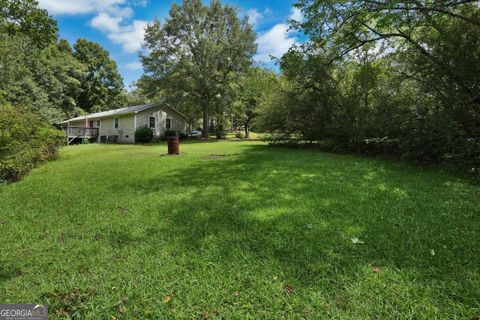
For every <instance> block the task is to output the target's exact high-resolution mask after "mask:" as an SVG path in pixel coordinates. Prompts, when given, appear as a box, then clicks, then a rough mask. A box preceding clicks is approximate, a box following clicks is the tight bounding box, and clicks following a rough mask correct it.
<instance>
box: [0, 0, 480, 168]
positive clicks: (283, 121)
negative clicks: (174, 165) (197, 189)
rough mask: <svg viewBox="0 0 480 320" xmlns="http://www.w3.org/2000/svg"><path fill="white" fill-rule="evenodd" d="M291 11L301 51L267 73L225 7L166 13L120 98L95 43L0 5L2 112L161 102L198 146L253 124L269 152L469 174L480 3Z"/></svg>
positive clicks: (244, 21)
mask: <svg viewBox="0 0 480 320" xmlns="http://www.w3.org/2000/svg"><path fill="white" fill-rule="evenodd" d="M296 7H297V9H299V10H300V11H301V12H302V14H303V18H302V20H301V21H294V20H292V21H290V24H291V27H292V28H294V29H295V30H296V31H297V32H298V33H299V35H301V37H302V39H303V42H302V44H301V45H297V46H295V47H292V48H290V50H289V51H288V52H287V53H286V54H285V55H284V56H283V57H277V58H278V60H277V61H278V66H279V72H275V71H272V70H268V69H265V68H263V66H262V65H259V64H257V63H256V62H255V60H254V59H255V54H256V34H255V32H254V31H253V27H252V25H251V24H250V23H249V22H248V17H243V18H241V17H240V15H239V12H238V10H237V9H236V8H234V7H232V6H230V5H227V4H223V3H221V2H220V1H216V0H215V1H211V2H210V3H209V4H203V2H202V1H201V0H183V1H182V2H181V3H180V4H172V6H171V8H170V12H169V15H168V17H167V18H166V19H164V21H160V20H157V19H156V20H154V21H153V22H151V23H150V24H149V25H148V26H147V28H146V34H145V41H144V48H145V49H146V50H144V51H142V52H140V53H139V56H140V59H141V61H142V63H143V67H144V75H143V76H142V77H141V78H140V79H139V80H138V81H137V82H136V83H135V84H134V85H133V90H131V91H130V92H127V91H126V90H125V88H124V84H123V79H122V77H121V75H120V73H119V72H118V69H117V64H116V62H115V61H114V60H112V59H111V58H110V55H109V53H108V51H106V50H105V49H103V48H102V47H101V46H100V45H99V44H97V43H95V42H91V41H89V40H86V39H78V40H77V41H76V43H75V44H73V46H71V45H70V44H69V43H68V42H67V41H66V40H63V39H59V37H58V34H57V32H58V28H57V24H56V21H55V20H54V19H53V18H52V17H51V16H49V14H48V12H47V11H45V10H42V9H40V8H39V6H38V3H37V2H36V1H34V0H20V1H18V0H0V8H1V9H0V104H1V105H2V106H18V107H21V108H22V110H29V111H28V112H31V113H32V114H34V115H35V116H37V117H39V119H41V120H42V121H43V122H44V124H45V125H46V126H48V125H51V124H53V123H54V122H56V121H59V120H62V119H65V118H69V117H72V116H77V115H82V114H85V113H90V112H96V111H103V110H108V109H113V108H118V107H122V106H125V105H134V104H141V103H147V102H152V101H157V100H158V99H160V98H161V99H165V100H166V101H168V102H169V103H171V105H174V106H175V108H177V109H178V110H180V111H182V112H183V113H185V114H186V115H187V116H188V117H189V125H190V128H191V129H196V128H198V129H200V127H201V129H202V132H203V135H204V137H205V138H207V137H208V136H209V134H210V133H211V132H212V131H214V132H215V133H216V134H217V137H219V138H221V137H223V135H224V131H226V130H227V128H236V129H237V130H243V131H245V134H246V136H247V137H248V133H249V131H250V129H251V128H253V129H255V130H256V131H262V132H267V133H269V134H270V140H271V141H272V142H275V143H287V144H292V143H294V144H305V143H314V144H316V145H318V146H321V147H322V148H325V149H327V150H331V151H342V152H365V153H372V154H386V155H394V156H401V157H404V158H406V159H411V160H414V161H416V162H421V163H451V164H455V165H461V166H462V167H465V168H469V169H468V170H470V171H472V172H475V171H478V167H479V163H480V96H479V94H480V93H479V92H480V90H479V89H480V41H479V39H480V9H479V7H478V2H477V1H463V0H462V1H461V0H456V1H455V0H452V1H443V0H423V1H420V0H416V1H400V0H384V1H367V0H364V1H355V2H349V1H341V0H337V1H326V0H325V1H321V0H300V1H298V3H297V4H296ZM9 130H11V128H6V127H5V128H2V132H7V131H9ZM7 136H8V137H9V138H6V137H7ZM14 136H15V133H12V132H10V133H8V134H7V133H2V137H3V138H2V139H4V140H8V139H12V138H11V137H14ZM13 139H14V138H13ZM4 145H7V143H4ZM2 148H3V149H2V150H3V151H2V152H3V153H4V154H7V153H9V154H15V152H14V151H12V150H10V151H6V147H3V146H2Z"/></svg>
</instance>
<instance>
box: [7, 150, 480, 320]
mask: <svg viewBox="0 0 480 320" xmlns="http://www.w3.org/2000/svg"><path fill="white" fill-rule="evenodd" d="M181 148H182V152H183V154H182V155H181V156H178V157H170V156H165V152H166V146H165V145H155V146H133V145H132V146H126V145H80V146H72V147H67V148H65V149H64V150H63V151H62V154H61V159H60V160H58V161H55V162H51V163H48V164H46V165H44V166H42V167H41V168H39V169H36V170H35V171H33V172H32V173H31V174H30V175H29V176H27V177H26V178H25V179H24V180H23V181H20V182H18V183H15V184H11V185H6V186H2V187H0V241H1V252H0V302H1V303H48V304H49V309H50V316H51V318H52V319H56V318H73V319H469V320H472V319H478V317H480V207H479V201H480V187H479V186H475V185H472V184H469V183H468V182H466V181H462V180H459V179H458V178H456V177H454V176H450V175H447V174H443V173H440V172H436V171H435V170H433V169H422V168H418V167H413V166H409V165H405V164H402V163H397V162H390V161H382V160H372V159H366V158H361V157H355V156H343V155H332V154H325V153H320V152H314V151H305V150H290V149H283V148H274V147H269V146H267V145H266V144H264V143H262V142H210V143H192V144H182V146H181ZM374 268H378V269H374Z"/></svg>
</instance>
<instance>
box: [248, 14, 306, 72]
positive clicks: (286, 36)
mask: <svg viewBox="0 0 480 320" xmlns="http://www.w3.org/2000/svg"><path fill="white" fill-rule="evenodd" d="M289 19H292V20H297V21H302V20H303V16H302V12H301V11H300V10H299V9H297V8H292V12H291V14H290V16H289ZM296 44H298V42H297V40H296V39H295V32H294V31H293V30H289V25H288V24H287V23H279V24H276V25H274V26H273V27H272V28H271V29H270V30H268V31H266V32H264V33H261V34H260V36H259V37H258V38H257V45H258V49H257V55H256V56H255V60H256V61H257V62H261V63H268V62H270V61H271V56H273V57H275V58H281V57H282V56H283V55H284V54H285V53H286V52H287V51H288V49H290V48H291V47H292V46H294V45H296Z"/></svg>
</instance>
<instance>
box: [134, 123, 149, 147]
mask: <svg viewBox="0 0 480 320" xmlns="http://www.w3.org/2000/svg"><path fill="white" fill-rule="evenodd" d="M152 141H153V130H152V129H150V128H149V127H147V126H141V127H138V128H137V130H135V142H138V143H150V142H152Z"/></svg>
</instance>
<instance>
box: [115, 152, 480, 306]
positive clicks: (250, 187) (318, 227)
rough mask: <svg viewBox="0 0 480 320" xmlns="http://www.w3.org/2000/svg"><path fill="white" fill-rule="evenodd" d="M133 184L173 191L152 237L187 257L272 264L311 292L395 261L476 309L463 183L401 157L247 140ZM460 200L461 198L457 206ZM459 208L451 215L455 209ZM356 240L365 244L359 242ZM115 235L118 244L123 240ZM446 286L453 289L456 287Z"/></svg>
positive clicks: (474, 229) (473, 228)
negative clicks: (229, 152) (218, 155)
mask: <svg viewBox="0 0 480 320" xmlns="http://www.w3.org/2000/svg"><path fill="white" fill-rule="evenodd" d="M128 187H131V188H135V189H142V193H144V194H155V193H157V192H159V191H162V190H165V188H168V190H170V191H171V192H172V197H170V198H169V199H166V201H164V202H162V203H161V204H158V205H157V207H156V208H153V209H154V211H155V210H157V211H158V212H166V214H165V213H162V214H161V216H160V215H159V216H156V217H154V218H153V219H155V218H162V219H164V223H162V224H159V225H158V226H155V221H154V220H148V219H147V220H146V221H145V223H146V224H150V227H149V231H148V232H147V233H146V234H145V237H144V238H143V239H137V240H138V241H143V242H146V243H147V244H148V243H152V244H153V243H154V242H155V235H157V234H159V233H161V234H168V236H169V237H170V238H171V239H172V241H173V242H175V243H176V245H178V246H179V248H180V250H182V251H183V252H184V253H185V254H191V255H202V254H203V253H205V252H207V251H208V252H209V255H213V256H215V259H216V261H221V263H225V264H229V263H235V261H237V260H238V259H239V257H248V259H250V261H256V262H258V263H260V264H261V263H262V261H275V262H276V263H278V264H279V265H280V266H281V267H282V270H283V271H284V273H285V277H286V278H288V279H291V280H292V281H294V282H295V283H298V284H299V285H301V286H302V287H319V288H320V287H323V288H327V291H330V292H332V293H333V294H336V293H335V292H337V293H338V292H339V288H341V287H343V286H344V285H345V281H346V280H345V279H349V280H350V281H355V279H356V277H357V276H358V272H359V270H360V269H361V268H365V267H367V268H370V269H371V268H373V267H381V268H389V269H391V270H394V271H395V270H396V271H399V272H402V273H404V276H406V277H410V278H411V280H412V281H413V282H418V283H421V284H422V285H424V286H426V287H429V285H435V286H437V287H438V288H449V289H448V290H445V291H444V292H445V295H447V296H449V298H450V299H453V300H455V301H462V303H463V304H465V305H468V306H471V307H478V301H480V288H478V287H477V286H476V283H475V281H472V279H478V277H479V269H478V265H480V259H479V255H478V250H479V248H478V242H477V241H476V240H475V239H476V237H477V236H478V231H479V225H478V221H477V220H478V214H479V209H478V207H476V205H475V203H474V202H472V200H471V198H469V197H468V195H467V194H466V193H463V192H462V190H461V189H462V188H461V186H460V187H459V186H458V185H457V182H455V181H451V179H450V178H449V177H448V176H443V175H438V174H435V173H434V172H431V171H429V170H426V171H422V170H420V169H418V168H412V167H409V166H406V165H403V164H395V163H389V162H382V161H372V160H368V159H362V158H355V157H348V156H338V155H330V154H323V153H317V152H308V151H293V152H292V151H291V150H288V149H282V148H275V149H272V148H269V147H267V146H250V147H249V149H248V150H246V151H245V152H243V153H241V154H236V155H233V156H229V157H224V158H222V159H203V161H200V162H198V163H197V164H194V165H191V166H189V167H186V168H183V169H179V170H177V171H176V172H173V173H172V174H171V175H170V176H169V177H168V182H166V181H165V180H163V179H162V180H159V179H151V180H148V181H143V182H142V183H135V184H132V185H130V186H128ZM452 204H455V205H452ZM454 207H455V210H453V211H452V208H454ZM354 238H358V239H359V240H360V241H361V242H363V243H354V242H355V241H352V239H354ZM114 242H115V241H114ZM447 292H448V293H447Z"/></svg>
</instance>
